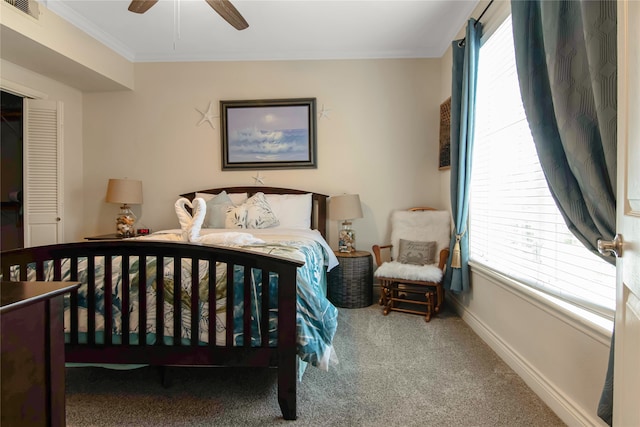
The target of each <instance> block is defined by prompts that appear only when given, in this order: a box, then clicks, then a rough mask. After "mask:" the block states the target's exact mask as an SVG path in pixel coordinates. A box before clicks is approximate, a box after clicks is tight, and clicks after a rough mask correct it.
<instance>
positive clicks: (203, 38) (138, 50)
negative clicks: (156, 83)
mask: <svg viewBox="0 0 640 427" xmlns="http://www.w3.org/2000/svg"><path fill="white" fill-rule="evenodd" d="M40 1H41V3H43V4H44V5H45V6H46V7H48V8H49V9H50V10H52V11H53V12H55V13H56V14H58V15H60V16H61V17H62V18H64V19H66V20H67V21H69V22H70V23H72V24H74V25H75V26H77V27H79V28H80V29H82V30H84V31H85V32H86V33H88V34H90V35H92V36H93V37H95V38H96V39H98V40H99V41H101V42H102V43H104V44H105V45H107V46H109V47H111V48H112V49H114V50H115V51H116V52H118V53H119V54H121V55H122V56H124V57H125V58H127V59H129V60H130V61H133V62H155V61H215V60H285V59H293V60H297V59H351V58H354V59H362V58H439V57H441V56H442V55H443V54H444V52H445V51H446V49H447V48H448V46H449V45H450V43H451V41H452V40H453V39H454V38H455V36H456V35H457V33H458V31H459V30H460V28H461V27H462V26H463V25H464V23H465V22H466V20H467V18H468V17H469V15H470V14H471V12H472V11H473V9H474V8H475V7H476V5H477V4H478V0H373V1H369V0H350V1H337V0H322V1H314V0H277V1H273V0H232V3H233V4H234V5H235V7H236V8H237V9H238V11H239V12H240V13H241V14H242V15H243V16H244V18H245V19H246V20H247V22H248V23H249V28H247V29H246V30H243V31H238V30H236V29H234V28H233V27H231V26H230V25H229V24H228V23H227V22H226V21H224V20H223V19H222V18H221V17H220V16H219V15H218V14H217V13H216V12H215V11H214V10H213V9H212V8H211V7H210V6H209V5H208V4H207V3H206V1H205V0H160V1H159V2H158V3H157V4H156V5H155V6H153V7H152V8H151V9H149V10H148V11H147V12H146V13H145V14H135V13H132V12H129V11H128V10H127V7H128V4H129V1H128V0H40Z"/></svg>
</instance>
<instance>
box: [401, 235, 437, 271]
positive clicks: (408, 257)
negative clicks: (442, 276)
mask: <svg viewBox="0 0 640 427" xmlns="http://www.w3.org/2000/svg"><path fill="white" fill-rule="evenodd" d="M436 245H437V244H436V242H418V241H414V240H405V239H400V248H399V249H398V262H400V263H402V264H415V265H429V264H434V263H435V262H436Z"/></svg>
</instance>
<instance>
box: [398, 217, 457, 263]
mask: <svg viewBox="0 0 640 427" xmlns="http://www.w3.org/2000/svg"><path fill="white" fill-rule="evenodd" d="M450 218H451V214H450V213H449V212H448V211H417V212H411V211H394V212H392V214H391V244H392V245H393V246H392V248H391V255H392V258H393V259H394V260H397V259H398V256H399V249H400V239H405V240H411V241H423V242H432V241H435V242H436V246H437V247H436V251H435V253H436V254H439V253H440V251H442V249H448V248H449V241H450V238H451V225H450V224H451V219H450Z"/></svg>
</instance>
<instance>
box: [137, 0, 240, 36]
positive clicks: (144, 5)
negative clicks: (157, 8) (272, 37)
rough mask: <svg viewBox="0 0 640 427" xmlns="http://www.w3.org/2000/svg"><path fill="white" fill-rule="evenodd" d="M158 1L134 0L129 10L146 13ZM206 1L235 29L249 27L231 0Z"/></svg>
mask: <svg viewBox="0 0 640 427" xmlns="http://www.w3.org/2000/svg"><path fill="white" fill-rule="evenodd" d="M157 2H158V0H132V2H131V4H129V10H130V11H131V12H135V13H145V12H146V11H147V10H149V9H150V8H151V6H153V5H154V4H156V3H157ZM206 2H207V3H209V6H211V7H212V8H213V10H215V11H216V12H218V14H219V15H220V16H221V17H222V18H223V19H224V20H225V21H227V22H228V23H229V24H231V25H232V26H233V27H234V28H235V29H237V30H244V29H245V28H248V27H249V24H248V23H247V21H245V20H244V18H243V17H242V15H240V12H238V9H236V8H235V7H234V6H233V5H232V4H231V2H230V1H229V0H206Z"/></svg>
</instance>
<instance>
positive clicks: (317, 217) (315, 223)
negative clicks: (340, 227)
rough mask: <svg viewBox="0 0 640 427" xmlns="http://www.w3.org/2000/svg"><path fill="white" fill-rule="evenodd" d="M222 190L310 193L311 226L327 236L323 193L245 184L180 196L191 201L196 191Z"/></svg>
mask: <svg viewBox="0 0 640 427" xmlns="http://www.w3.org/2000/svg"><path fill="white" fill-rule="evenodd" d="M222 191H226V192H227V193H228V194H231V193H247V194H248V195H249V197H251V196H253V195H254V194H256V193H260V192H262V193H264V194H308V193H311V202H312V203H313V206H312V208H311V228H315V229H317V230H318V231H319V232H320V234H322V237H324V238H325V239H326V238H327V198H329V196H327V195H325V194H319V193H314V192H312V191H303V190H294V189H292V188H280V187H262V186H245V187H220V188H209V189H207V190H198V191H194V192H191V193H185V194H181V195H180V197H185V198H187V199H189V200H190V201H192V200H193V199H194V198H195V197H196V193H207V194H218V193H220V192H222Z"/></svg>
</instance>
